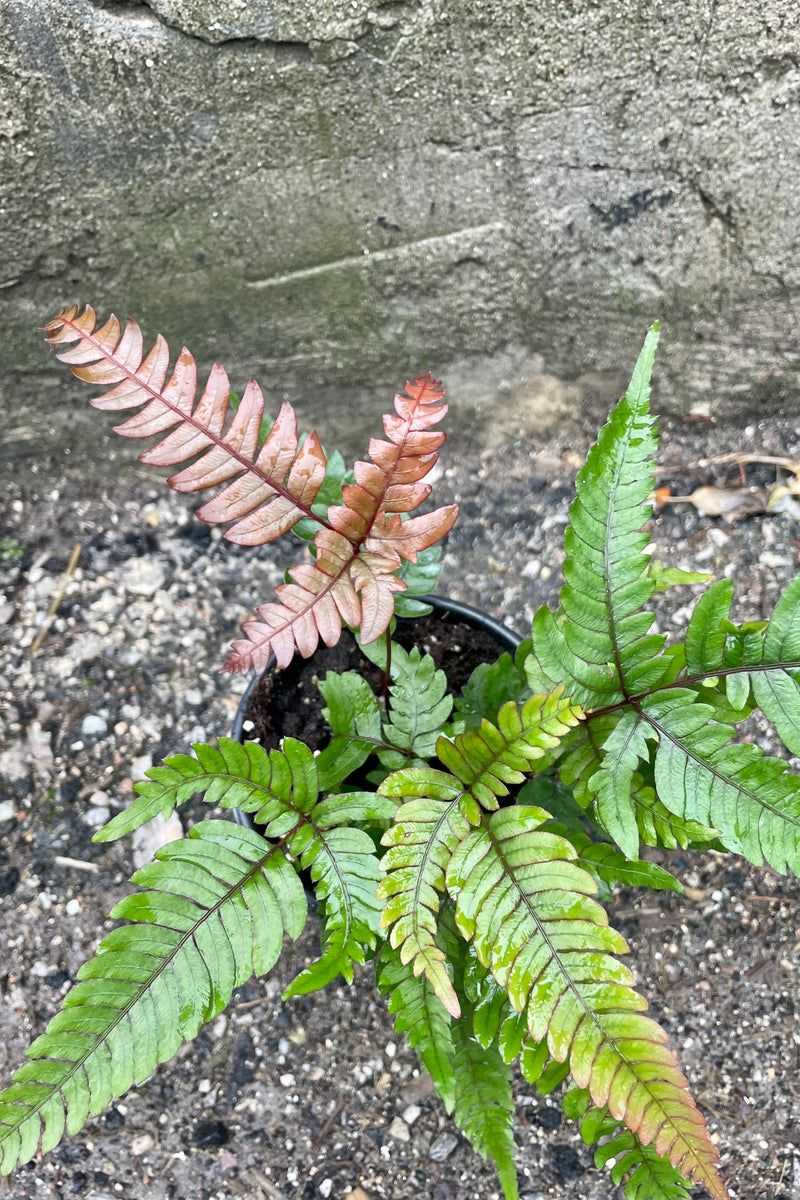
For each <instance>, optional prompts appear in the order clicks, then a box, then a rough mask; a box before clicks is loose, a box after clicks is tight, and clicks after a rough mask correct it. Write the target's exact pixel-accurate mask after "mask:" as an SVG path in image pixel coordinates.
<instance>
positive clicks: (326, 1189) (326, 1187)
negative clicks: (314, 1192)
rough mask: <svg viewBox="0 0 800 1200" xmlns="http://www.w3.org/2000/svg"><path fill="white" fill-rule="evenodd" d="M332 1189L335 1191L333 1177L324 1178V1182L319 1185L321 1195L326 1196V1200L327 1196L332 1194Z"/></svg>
mask: <svg viewBox="0 0 800 1200" xmlns="http://www.w3.org/2000/svg"><path fill="white" fill-rule="evenodd" d="M332 1191H333V1180H332V1179H323V1181H322V1183H321V1184H320V1185H319V1194H320V1196H325V1197H326V1200H327V1197H328V1196H330V1194H331V1192H332Z"/></svg>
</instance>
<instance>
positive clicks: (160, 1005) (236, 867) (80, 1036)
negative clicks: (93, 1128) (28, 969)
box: [0, 821, 306, 1174]
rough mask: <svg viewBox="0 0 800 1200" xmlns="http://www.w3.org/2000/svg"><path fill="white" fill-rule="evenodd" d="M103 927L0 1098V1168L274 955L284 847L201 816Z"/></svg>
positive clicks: (286, 909)
mask: <svg viewBox="0 0 800 1200" xmlns="http://www.w3.org/2000/svg"><path fill="white" fill-rule="evenodd" d="M133 882H134V883H137V884H139V885H140V886H141V887H143V888H145V889H147V890H144V891H140V892H138V893H136V894H134V895H130V896H127V897H126V898H125V899H124V900H122V901H121V902H120V903H119V904H118V905H117V906H116V907H115V908H114V909H113V910H112V913H111V916H112V917H114V918H123V919H126V920H128V921H130V922H132V923H131V924H127V925H122V926H120V927H119V928H117V929H115V930H113V932H111V933H110V934H108V936H107V937H105V938H104V939H103V941H102V942H101V943H100V948H99V951H98V954H97V955H96V957H95V958H93V959H90V960H89V961H88V962H87V963H85V964H84V965H83V966H82V967H81V969H80V970H79V972H78V979H79V981H80V982H79V983H77V984H76V985H75V986H74V987H73V988H72V990H71V991H70V992H69V993H68V994H67V997H66V999H65V1001H64V1007H63V1009H62V1011H61V1012H60V1013H59V1014H58V1015H57V1016H56V1017H54V1018H53V1020H52V1021H51V1022H50V1024H49V1025H48V1027H47V1030H46V1032H45V1033H43V1034H42V1035H41V1036H40V1037H38V1038H37V1039H36V1040H35V1041H34V1042H33V1044H32V1045H31V1046H30V1047H29V1049H28V1058H29V1060H30V1061H29V1062H28V1063H26V1064H25V1065H24V1066H23V1067H21V1068H20V1069H19V1070H18V1071H17V1072H16V1074H15V1075H14V1076H13V1080H12V1083H11V1085H10V1086H9V1087H8V1088H7V1089H6V1090H5V1091H4V1092H2V1093H0V1174H7V1173H8V1172H9V1171H12V1170H13V1169H14V1168H15V1167H16V1166H17V1165H19V1164H22V1163H25V1162H28V1160H29V1159H30V1158H31V1157H32V1156H33V1155H34V1153H35V1152H36V1149H37V1146H39V1145H41V1148H42V1149H43V1150H45V1151H47V1150H52V1148H53V1147H54V1146H55V1145H56V1144H57V1143H58V1142H59V1141H60V1140H61V1138H62V1136H63V1135H64V1132H65V1131H66V1132H67V1133H70V1134H73V1133H76V1132H77V1131H78V1130H79V1129H81V1128H82V1127H83V1125H84V1124H85V1123H86V1121H87V1120H88V1119H89V1117H90V1116H95V1115H97V1114H98V1113H100V1112H102V1111H103V1109H104V1108H106V1107H107V1106H108V1105H109V1104H110V1103H111V1101H112V1100H113V1099H115V1098H116V1097H118V1096H121V1095H123V1094H124V1093H125V1092H126V1091H127V1090H128V1089H129V1088H130V1087H132V1086H133V1085H134V1084H137V1083H142V1082H143V1081H144V1080H145V1079H147V1078H148V1077H149V1076H150V1075H152V1073H153V1071H154V1070H155V1068H156V1067H157V1066H158V1065H159V1063H162V1062H166V1061H167V1060H168V1059H170V1058H172V1057H173V1056H174V1055H175V1054H176V1053H177V1051H178V1050H179V1048H180V1047H181V1045H182V1044H183V1043H184V1042H185V1041H188V1040H190V1039H191V1038H193V1037H194V1036H195V1035H196V1034H197V1032H198V1031H199V1029H200V1028H201V1026H202V1025H203V1024H204V1023H205V1022H206V1021H208V1020H210V1019H211V1018H212V1017H214V1016H216V1015H217V1014H218V1013H219V1012H220V1011H221V1010H222V1009H223V1008H224V1007H225V1006H226V1005H227V1003H228V1001H229V1000H230V998H231V994H232V992H233V990H234V988H237V987H240V986H241V985H242V984H243V983H246V982H247V980H248V979H250V978H251V976H252V975H263V974H265V973H266V972H267V971H269V970H270V969H271V968H272V966H273V965H274V963H275V962H276V960H277V958H278V956H279V954H280V951H281V946H282V944H283V938H284V934H288V935H289V936H290V937H292V938H297V937H298V936H299V934H300V932H301V931H302V929H303V926H304V924H305V920H306V900H305V894H304V892H303V888H302V885H301V884H300V881H299V879H298V877H297V875H296V873H295V871H294V869H293V868H292V866H291V865H290V864H289V862H288V861H287V859H286V856H285V853H284V851H283V850H282V849H281V848H279V847H276V846H274V845H271V844H270V843H268V842H267V841H265V839H264V838H263V837H261V836H260V835H259V834H257V833H253V832H252V831H250V830H247V829H241V828H239V827H238V826H236V825H234V824H233V823H232V822H229V821H203V822H201V823H200V824H198V825H195V827H194V828H193V829H192V831H191V834H190V835H189V837H187V838H184V839H182V840H181V841H177V842H171V843H170V844H169V845H167V846H164V847H162V849H161V850H159V852H158V854H157V856H156V861H155V862H153V863H151V864H150V865H149V866H146V867H144V868H143V869H142V870H140V871H137V872H136V874H135V875H134V876H133Z"/></svg>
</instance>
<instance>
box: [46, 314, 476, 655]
mask: <svg viewBox="0 0 800 1200" xmlns="http://www.w3.org/2000/svg"><path fill="white" fill-rule="evenodd" d="M45 331H46V334H47V339H48V341H49V343H50V345H51V346H53V347H54V349H55V350H56V354H57V356H58V358H59V359H60V361H61V362H63V363H67V364H68V365H69V366H70V367H71V368H72V372H73V374H74V375H76V376H77V377H78V378H79V379H82V380H83V381H84V382H86V383H90V384H97V385H100V386H103V387H107V386H108V385H111V386H110V388H109V390H107V391H105V392H104V393H103V394H102V395H100V396H97V397H95V398H94V399H93V400H92V401H91V403H92V405H93V406H94V407H95V408H100V409H104V410H107V411H112V412H119V411H121V410H124V409H131V408H135V409H138V410H139V411H138V412H137V413H136V414H135V415H134V416H132V417H128V419H127V420H126V421H123V422H122V424H121V425H117V426H116V427H115V432H116V433H119V434H121V435H122V436H123V437H129V438H146V437H153V436H155V435H158V436H159V440H158V441H157V442H156V444H155V445H153V446H151V447H150V449H148V450H146V451H145V452H144V453H143V454H142V455H141V456H140V459H141V461H142V462H143V463H146V464H147V465H149V466H154V467H174V466H176V465H178V464H183V463H188V465H186V466H184V467H183V469H182V470H180V471H178V472H177V473H176V474H174V475H172V476H170V478H169V484H170V486H171V487H173V488H174V489H175V490H176V491H179V492H192V493H193V492H204V491H207V490H208V489H209V488H214V487H219V486H220V485H223V484H224V485H225V486H224V487H222V488H221V490H220V491H218V492H217V493H216V495H214V496H213V497H212V499H210V500H207V501H206V502H205V503H204V504H203V505H202V506H201V507H200V508H199V509H198V511H197V516H198V517H199V518H200V520H202V521H206V522H208V523H209V524H214V525H217V524H225V525H226V526H227V528H226V529H225V531H224V535H225V537H226V538H228V539H229V540H230V541H232V542H236V543H238V544H239V545H243V546H258V545H263V544H264V543H266V542H272V541H274V540H275V539H276V538H278V537H280V536H281V534H283V533H286V532H287V531H288V530H290V529H292V527H293V526H296V525H297V524H298V522H300V521H301V520H303V519H305V520H310V521H311V522H312V525H313V528H314V529H315V530H316V532H315V533H314V535H313V543H312V545H313V559H312V561H310V562H306V563H301V564H299V565H297V566H295V567H293V568H290V569H289V572H288V574H289V582H288V583H284V584H282V585H281V586H280V587H278V589H277V597H278V598H277V600H275V601H272V602H270V603H267V604H263V605H261V606H260V607H259V608H258V609H257V611H256V615H255V617H253V618H251V619H250V620H248V621H246V622H245V623H244V626H243V632H244V634H245V636H244V638H241V639H239V640H237V641H235V642H234V643H233V645H232V647H231V650H230V652H229V654H228V658H227V660H226V664H225V665H226V667H227V668H228V670H231V671H247V670H251V669H253V668H255V669H257V670H263V668H264V667H265V666H266V665H267V663H268V662H269V660H270V658H271V657H274V658H275V660H276V661H277V663H278V664H279V666H282V667H283V666H286V665H287V664H288V663H289V662H290V661H291V659H292V657H293V655H294V652H295V650H298V651H299V653H300V654H302V655H303V656H304V657H306V658H307V657H309V656H310V655H311V654H313V653H314V651H315V650H316V648H317V646H318V644H319V640H320V638H321V639H322V641H323V642H324V643H325V644H326V645H328V646H330V645H333V644H334V643H335V642H336V641H338V639H339V636H340V634H341V631H342V625H343V624H344V625H347V626H349V627H350V628H351V629H359V630H360V632H361V637H362V639H363V640H364V641H365V642H370V641H373V640H374V639H375V638H377V637H379V636H380V634H381V633H382V632H383V631H384V630H385V629H386V627H387V625H388V624H389V621H390V620H391V618H392V616H393V615H394V596H395V593H397V592H402V591H404V590H405V587H406V585H405V584H404V582H403V580H402V579H401V578H400V577H399V575H398V572H399V570H400V568H401V566H402V565H403V562H404V561H406V562H415V561H416V557H417V555H418V553H419V552H420V551H422V550H425V549H427V548H428V547H429V546H432V545H433V544H434V543H435V542H438V541H440V540H441V539H442V538H443V537H444V536H445V534H446V533H447V532H448V530H449V529H450V528H451V526H452V525H453V522H454V521H455V519H456V516H457V514H458V509H457V508H456V506H455V505H452V504H451V505H447V506H446V507H444V508H439V509H436V510H435V511H434V512H429V513H425V514H423V515H422V516H416V517H409V516H408V514H409V513H411V512H414V511H415V510H416V509H417V508H419V506H420V505H421V504H422V503H423V502H424V501H425V500H427V498H428V496H429V495H430V491H431V489H430V486H429V485H428V484H425V483H422V482H421V480H422V479H424V477H425V476H426V475H427V474H429V472H430V471H431V470H432V469H433V467H434V466H435V465H436V462H437V459H438V452H439V449H440V447H441V445H442V443H443V442H444V440H445V435H444V433H441V432H437V431H436V430H435V429H434V426H436V425H437V424H438V423H439V422H440V421H441V420H442V418H443V417H444V416H445V414H446V412H447V405H446V404H444V403H443V400H444V392H443V391H442V388H441V385H440V384H439V383H438V382H437V381H436V380H435V379H434V378H433V377H432V376H431V375H423V376H421V377H420V378H419V379H416V380H414V381H413V382H411V383H408V384H407V385H406V388H405V391H403V392H401V393H399V394H398V395H396V396H395V399H394V409H395V411H394V412H393V413H389V414H387V415H386V416H384V419H383V428H384V433H385V435H386V439H387V440H382V439H380V438H372V439H371V441H370V444H369V455H370V457H369V461H367V462H357V463H356V464H355V468H354V476H355V478H354V481H353V482H352V483H347V484H345V485H344V487H343V488H342V489H341V497H340V498H341V502H340V503H337V504H333V505H330V506H329V507H327V510H326V511H325V512H320V511H319V509H315V508H314V502H315V500H316V499H317V496H318V495H319V492H320V489H321V488H322V485H323V482H324V480H325V474H326V466H327V458H326V455H325V451H324V450H323V448H322V446H321V444H320V441H319V438H318V437H317V435H316V434H315V433H310V434H309V435H308V436H307V437H306V438H304V439H299V438H298V434H297V420H296V417H295V414H294V410H293V409H292V406H291V405H290V404H283V405H282V406H281V409H280V412H279V413H278V416H277V418H276V419H275V421H274V423H273V424H272V427H271V429H270V431H269V434H268V436H267V437H266V440H264V441H263V444H262V445H260V442H261V438H260V432H261V429H262V420H263V415H264V397H263V394H262V392H261V388H260V387H259V386H258V384H257V383H255V382H254V381H252V380H251V382H250V383H248V384H247V387H246V388H245V390H244V393H243V395H242V397H241V401H240V403H239V405H238V407H237V408H236V411H235V412H234V413H233V414H232V415H229V409H230V385H229V382H228V376H227V374H226V372H225V370H224V369H223V367H221V366H220V365H219V363H215V364H214V366H213V367H212V369H211V372H210V374H209V377H208V380H207V381H206V385H205V388H204V389H203V392H202V394H201V395H200V397H199V398H198V396H197V390H198V383H197V364H196V363H195V360H194V358H193V356H192V355H191V354H190V352H189V351H188V350H187V349H186V347H185V346H184V347H183V349H182V350H181V352H180V354H179V355H178V357H177V359H176V360H175V364H174V366H173V368H172V371H171V373H170V371H169V361H170V356H169V347H168V346H167V343H166V341H165V340H164V338H163V337H161V336H160V335H159V337H158V338H157V339H156V341H155V344H154V345H153V347H152V349H151V350H150V351H149V352H148V353H147V354H146V355H145V354H144V353H143V339H142V333H141V330H140V328H139V326H138V324H137V323H136V321H133V320H129V321H128V322H127V323H126V325H125V327H124V329H123V328H122V326H121V325H120V322H119V321H118V320H117V318H116V317H115V316H113V315H112V316H110V317H109V318H108V320H107V321H106V322H105V323H104V324H103V325H101V326H100V327H99V328H98V326H97V316H96V313H95V311H94V309H93V308H91V307H90V306H87V307H86V308H84V309H83V310H82V311H81V310H79V309H78V308H77V307H75V306H73V307H71V308H67V309H64V310H63V312H60V313H59V314H58V315H57V316H56V317H54V318H53V320H52V321H50V322H49V323H48V324H47V325H46V326H45ZM167 431H169V432H167ZM165 433H166V436H165V437H161V435H162V434H165Z"/></svg>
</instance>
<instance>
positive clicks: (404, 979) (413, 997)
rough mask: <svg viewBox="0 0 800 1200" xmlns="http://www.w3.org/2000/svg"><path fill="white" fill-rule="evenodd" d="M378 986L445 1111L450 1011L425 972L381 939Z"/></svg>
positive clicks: (449, 1084)
mask: <svg viewBox="0 0 800 1200" xmlns="http://www.w3.org/2000/svg"><path fill="white" fill-rule="evenodd" d="M377 973H378V974H377V979H378V988H379V990H380V992H381V994H382V995H384V996H385V997H386V998H387V1002H388V1008H389V1012H390V1013H391V1014H392V1016H393V1017H394V1027H395V1029H396V1030H397V1032H398V1033H400V1034H405V1036H406V1037H407V1038H408V1041H409V1043H410V1044H411V1046H412V1047H413V1048H414V1050H416V1052H417V1054H418V1055H419V1059H420V1061H421V1063H422V1065H423V1066H424V1067H425V1069H426V1071H427V1072H428V1074H429V1075H430V1077H431V1079H432V1081H433V1084H434V1087H435V1088H436V1091H437V1092H438V1094H439V1095H440V1096H441V1098H442V1102H443V1103H444V1106H445V1108H446V1109H447V1111H448V1112H449V1113H451V1112H452V1111H453V1105H454V1104H455V1077H454V1072H453V1057H454V1053H455V1052H454V1048H453V1038H452V1033H451V1028H450V1014H449V1013H448V1011H447V1009H446V1008H445V1007H444V1005H443V1004H442V1003H441V1001H440V1000H439V999H438V998H437V996H436V994H435V992H434V990H433V987H432V986H431V984H430V982H429V980H428V979H427V978H426V976H425V975H415V974H414V971H413V968H412V967H411V965H409V964H408V963H404V962H403V961H402V959H401V958H400V954H399V953H398V951H397V950H395V949H393V947H392V946H390V945H389V944H388V942H383V943H382V944H381V948H380V950H379V951H378V958H377Z"/></svg>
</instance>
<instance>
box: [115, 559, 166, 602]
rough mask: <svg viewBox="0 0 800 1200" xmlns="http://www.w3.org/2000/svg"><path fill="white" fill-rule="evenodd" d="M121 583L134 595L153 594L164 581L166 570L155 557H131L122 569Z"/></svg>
mask: <svg viewBox="0 0 800 1200" xmlns="http://www.w3.org/2000/svg"><path fill="white" fill-rule="evenodd" d="M121 574H122V584H123V587H124V588H125V590H126V591H128V592H131V593H132V594H133V595H134V596H154V595H155V593H156V592H157V591H158V590H159V588H162V587H163V586H164V584H165V582H166V578H167V576H166V572H165V571H164V568H163V567H162V565H161V563H160V562H159V561H158V559H156V558H132V559H130V561H129V562H127V563H126V564H125V566H124V567H123V569H122V572H121Z"/></svg>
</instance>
